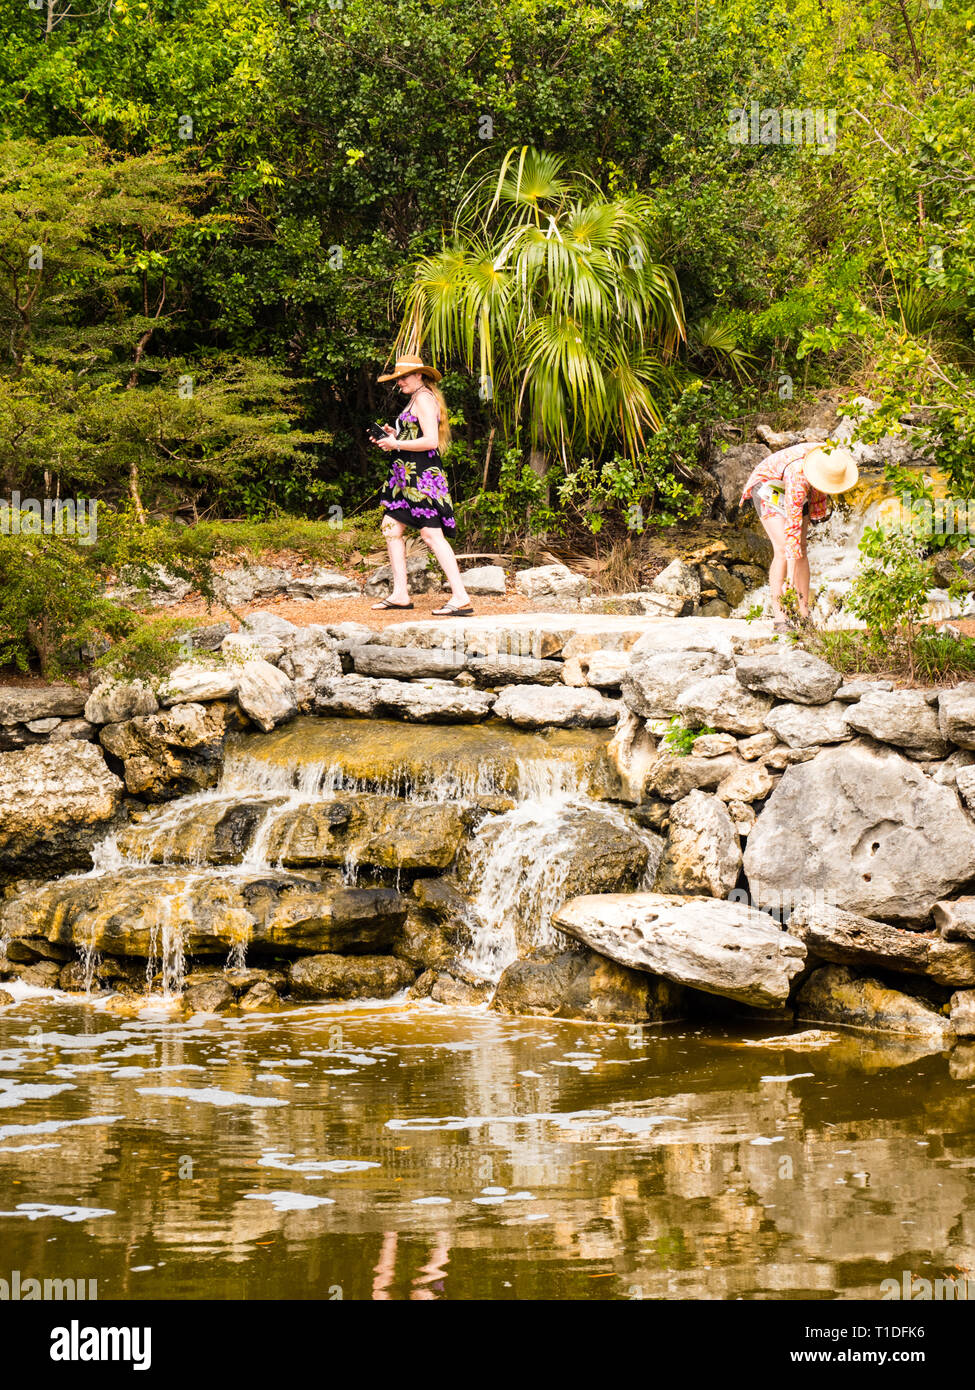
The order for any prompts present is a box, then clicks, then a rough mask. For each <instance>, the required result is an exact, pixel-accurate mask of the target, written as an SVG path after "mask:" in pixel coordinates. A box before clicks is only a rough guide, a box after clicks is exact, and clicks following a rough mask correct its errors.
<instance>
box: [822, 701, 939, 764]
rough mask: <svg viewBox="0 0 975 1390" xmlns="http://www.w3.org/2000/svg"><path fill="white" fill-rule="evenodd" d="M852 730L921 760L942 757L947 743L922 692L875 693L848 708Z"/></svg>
mask: <svg viewBox="0 0 975 1390" xmlns="http://www.w3.org/2000/svg"><path fill="white" fill-rule="evenodd" d="M846 721H847V723H848V724H849V726H850V728H851V729H855V730H856V731H857V733H858V734H868V735H869V736H870V738H875V739H878V740H879V741H880V742H881V743H893V744H895V745H896V746H897V747H898V748H906V749H909V750H910V751H911V752H914V753H917V754H918V755H919V756H921V757H924V758H943V757H944V756H945V755H946V754H947V752H948V744H947V742H946V740H945V738H944V736H943V735H942V732H941V729H940V727H939V724H938V711H937V710H936V709H934V708H932V706H931V704H930V703H929V701H928V699H927V698H926V696H925V693H924V691H923V690H877V691H874V692H873V693H872V694H870V695H864V697H863V699H862V700H858V701H857V702H856V704H855V705H851V706H850V708H849V710H848V712H847V716H846Z"/></svg>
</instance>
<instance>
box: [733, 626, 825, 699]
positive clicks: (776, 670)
mask: <svg viewBox="0 0 975 1390" xmlns="http://www.w3.org/2000/svg"><path fill="white" fill-rule="evenodd" d="M735 674H736V675H737V677H738V679H739V680H740V681H741V683H742V685H743V686H745V688H746V689H747V690H751V691H754V692H755V693H757V694H761V695H773V696H774V697H775V698H776V699H778V700H790V701H792V702H794V703H795V704H800V705H825V704H826V703H827V701H829V700H832V698H833V696H834V695H835V694H836V692H837V690H838V689H839V687H840V686H841V685H842V683H843V677H842V676H841V675H840V673H839V671H834V670H833V668H832V666H828V665H827V664H826V662H825V661H820V659H819V657H818V656H813V655H812V654H811V653H810V652H806V651H803V650H802V648H801V647H791V646H787V645H785V644H782V643H778V642H776V643H774V644H773V645H771V646H769V647H764V648H760V649H759V650H758V651H755V652H746V653H745V654H744V655H743V656H740V657H739V658H738V660H737V661H736V662H735Z"/></svg>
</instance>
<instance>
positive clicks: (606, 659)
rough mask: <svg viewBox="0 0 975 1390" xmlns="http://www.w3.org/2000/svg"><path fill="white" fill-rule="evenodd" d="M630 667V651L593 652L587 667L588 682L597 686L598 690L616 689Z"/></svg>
mask: <svg viewBox="0 0 975 1390" xmlns="http://www.w3.org/2000/svg"><path fill="white" fill-rule="evenodd" d="M629 669H630V654H629V652H612V651H595V652H591V653H590V655H589V660H588V665H587V668H586V684H587V685H592V686H595V688H596V689H597V690H616V689H618V688H619V686H620V684H621V683H622V680H623V677H624V676H625V675H626V673H627V672H628V671H629Z"/></svg>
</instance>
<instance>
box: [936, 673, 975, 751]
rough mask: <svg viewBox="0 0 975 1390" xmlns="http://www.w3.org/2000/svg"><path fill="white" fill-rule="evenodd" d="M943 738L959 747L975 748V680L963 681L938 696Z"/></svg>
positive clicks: (939, 723)
mask: <svg viewBox="0 0 975 1390" xmlns="http://www.w3.org/2000/svg"><path fill="white" fill-rule="evenodd" d="M938 725H939V728H940V730H941V736H942V738H944V739H946V740H947V741H948V742H949V743H957V745H958V747H959V748H975V681H963V682H962V684H961V685H956V686H955V687H954V688H953V689H952V690H942V692H941V694H940V695H939V696H938Z"/></svg>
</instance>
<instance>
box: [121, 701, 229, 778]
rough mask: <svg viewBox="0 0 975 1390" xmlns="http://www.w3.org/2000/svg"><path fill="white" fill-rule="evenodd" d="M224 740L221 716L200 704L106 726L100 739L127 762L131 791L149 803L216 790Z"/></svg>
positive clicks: (125, 773)
mask: <svg viewBox="0 0 975 1390" xmlns="http://www.w3.org/2000/svg"><path fill="white" fill-rule="evenodd" d="M224 736H225V726H224V721H223V717H222V715H221V713H220V711H219V710H216V709H212V708H206V707H205V706H203V705H198V704H187V705H173V707H172V709H168V710H165V711H162V712H160V713H159V714H145V715H140V716H139V717H138V718H136V719H127V720H126V721H125V722H124V723H122V724H106V725H105V727H104V728H103V729H102V731H101V734H100V735H99V737H100V739H101V744H102V747H103V748H104V749H105V751H106V752H107V753H110V754H111V755H112V757H114V758H118V759H119V760H120V762H121V763H122V766H123V771H124V776H125V786H126V789H127V790H128V791H129V792H131V794H132V795H133V796H141V797H145V798H146V800H148V801H162V800H166V799H168V798H170V797H173V796H184V795H187V794H188V793H190V792H197V791H203V790H205V789H207V788H209V787H213V786H215V785H216V783H217V781H218V779H219V776H220V767H221V763H222V760H223V746H224Z"/></svg>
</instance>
